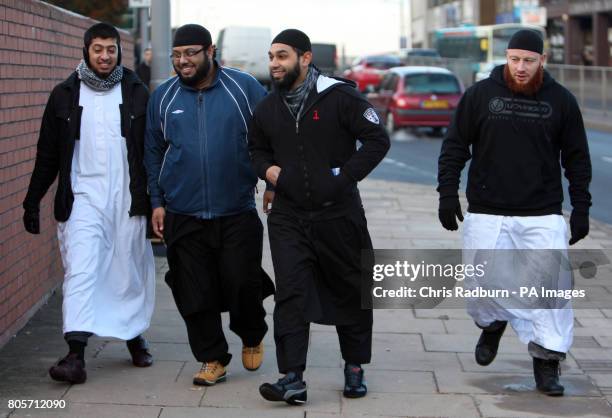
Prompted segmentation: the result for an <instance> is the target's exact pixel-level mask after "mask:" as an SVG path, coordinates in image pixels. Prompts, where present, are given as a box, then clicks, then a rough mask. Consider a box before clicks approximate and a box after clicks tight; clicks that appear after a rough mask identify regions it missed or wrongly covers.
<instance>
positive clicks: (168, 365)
mask: <svg viewBox="0 0 612 418" xmlns="http://www.w3.org/2000/svg"><path fill="white" fill-rule="evenodd" d="M184 365H185V363H184V362H178V361H156V362H155V364H154V365H153V366H151V367H146V368H138V367H129V368H126V367H125V365H124V364H123V362H118V361H116V360H114V359H94V360H92V361H90V362H89V363H88V364H87V366H88V380H87V383H86V384H83V385H72V386H71V387H70V389H69V390H68V392H67V394H66V396H65V397H64V399H66V401H67V402H79V403H108V404H126V405H159V406H164V405H171V406H185V405H191V406H196V405H198V404H199V402H200V400H201V398H202V395H203V392H204V391H203V390H201V389H200V388H193V387H192V385H191V379H192V378H191V376H182V377H181V378H180V379H178V378H177V377H178V376H179V373H180V372H181V370H182V369H183V367H184ZM194 389H195V390H194Z"/></svg>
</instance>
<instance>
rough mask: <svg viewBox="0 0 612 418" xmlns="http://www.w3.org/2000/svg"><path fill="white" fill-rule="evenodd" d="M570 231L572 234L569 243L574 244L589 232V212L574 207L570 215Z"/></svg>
mask: <svg viewBox="0 0 612 418" xmlns="http://www.w3.org/2000/svg"><path fill="white" fill-rule="evenodd" d="M570 231H571V233H572V236H571V238H570V240H569V245H574V244H575V243H577V242H578V241H580V240H581V239H582V238H584V237H586V236H587V235H588V233H589V212H588V211H586V212H585V211H580V210H576V209H574V210H573V211H572V215H571V216H570Z"/></svg>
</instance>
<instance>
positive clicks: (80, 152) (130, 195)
mask: <svg viewBox="0 0 612 418" xmlns="http://www.w3.org/2000/svg"><path fill="white" fill-rule="evenodd" d="M83 41H84V46H83V60H82V61H81V62H80V63H79V65H78V66H77V68H76V71H75V72H73V73H72V74H71V75H70V77H68V79H67V80H65V81H64V82H62V83H60V84H59V85H57V86H56V87H55V88H54V89H53V91H52V92H51V96H50V97H49V101H48V102H47V106H46V108H45V112H44V114H43V119H42V124H41V128H40V136H39V139H38V148H37V152H36V163H35V166H34V171H33V173H32V178H31V180H30V186H29V188H28V193H27V196H26V198H25V200H24V202H23V207H24V209H25V213H24V216H23V221H24V225H25V229H26V230H27V231H28V232H30V233H32V234H39V233H40V221H39V218H40V216H39V213H40V209H39V205H40V201H41V199H42V198H43V196H44V195H45V193H46V192H47V190H48V189H49V187H50V186H51V184H52V183H53V181H54V180H55V178H56V177H58V176H59V178H58V184H57V191H56V193H55V205H54V213H55V219H56V220H57V221H58V222H59V223H58V226H57V228H58V239H59V242H60V249H61V255H62V261H63V265H64V272H65V273H64V284H63V295H64V300H63V316H64V338H65V340H66V342H67V343H68V346H69V353H68V355H67V356H66V357H64V358H62V359H60V360H59V361H58V362H57V363H56V364H55V365H54V366H53V367H51V369H50V370H49V374H50V375H51V377H52V378H53V379H54V380H58V381H64V382H68V383H83V382H85V380H86V378H87V374H86V371H85V360H84V350H85V346H86V345H87V340H88V338H89V337H90V336H91V335H92V334H96V335H99V336H104V337H115V338H120V339H123V340H127V347H128V350H129V352H130V354H131V356H132V362H133V364H134V365H135V366H138V367H147V366H150V365H151V364H152V363H153V357H152V356H151V354H150V353H149V351H148V348H147V343H146V341H145V339H144V338H143V337H141V335H140V334H141V333H143V332H144V331H145V330H146V329H147V328H148V327H149V324H150V320H151V316H152V314H153V306H154V302H155V264H154V261H153V251H152V249H151V244H150V243H149V242H148V241H147V240H146V236H145V234H146V225H147V220H146V217H147V216H148V214H149V213H150V204H149V201H148V197H147V189H146V175H145V171H144V165H143V161H142V156H143V153H144V130H145V118H144V115H145V111H146V106H147V101H148V91H147V89H146V87H145V86H144V85H143V84H142V82H141V81H140V80H139V79H138V77H137V76H136V75H135V74H134V73H133V72H132V71H130V70H129V69H127V68H125V67H123V66H122V65H121V38H120V36H119V32H118V31H117V29H115V28H114V27H113V26H111V25H109V24H107V23H97V24H95V25H93V26H92V27H90V28H89V29H88V30H87V31H86V32H85V36H84V40H83Z"/></svg>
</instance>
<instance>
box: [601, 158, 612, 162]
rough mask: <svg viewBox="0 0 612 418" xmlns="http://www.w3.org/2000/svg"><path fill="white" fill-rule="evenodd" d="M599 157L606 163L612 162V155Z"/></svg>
mask: <svg viewBox="0 0 612 418" xmlns="http://www.w3.org/2000/svg"><path fill="white" fill-rule="evenodd" d="M601 159H602V160H604V161H605V162H607V163H610V164H612V157H606V156H603V157H601Z"/></svg>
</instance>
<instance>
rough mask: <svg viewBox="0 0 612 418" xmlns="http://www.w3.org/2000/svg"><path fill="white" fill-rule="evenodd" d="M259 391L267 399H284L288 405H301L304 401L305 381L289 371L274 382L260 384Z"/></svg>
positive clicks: (274, 400)
mask: <svg viewBox="0 0 612 418" xmlns="http://www.w3.org/2000/svg"><path fill="white" fill-rule="evenodd" d="M259 393H261V396H263V397H264V399H265V400H268V401H272V402H278V401H285V402H287V403H288V404H289V405H302V404H303V403H305V402H306V382H304V381H302V379H300V378H299V377H298V375H297V374H295V372H289V373H287V374H286V375H285V377H282V378H280V379H278V382H276V383H264V384H263V385H261V386H260V387H259Z"/></svg>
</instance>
